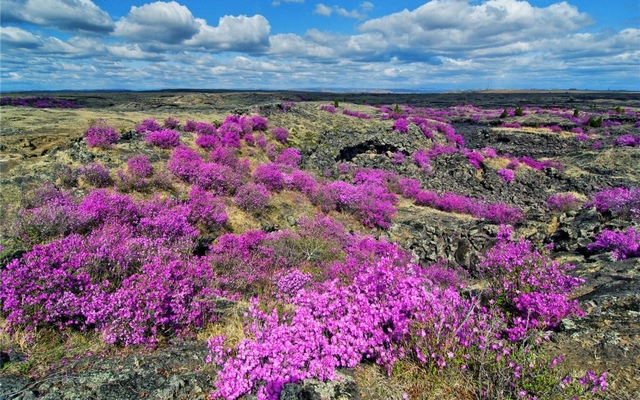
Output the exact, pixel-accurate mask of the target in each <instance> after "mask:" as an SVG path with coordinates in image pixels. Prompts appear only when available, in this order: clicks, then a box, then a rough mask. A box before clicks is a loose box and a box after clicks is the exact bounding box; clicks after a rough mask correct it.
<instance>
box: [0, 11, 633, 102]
mask: <svg viewBox="0 0 640 400" xmlns="http://www.w3.org/2000/svg"><path fill="white" fill-rule="evenodd" d="M0 17H1V20H0V25H1V26H0V38H1V43H0V44H1V46H0V52H1V54H0V56H1V58H0V85H1V87H0V89H1V90H2V91H3V92H7V91H16V90H59V89H74V90H75V89H83V90H84V89H86V90H90V89H134V90H136V89H138V90H144V89H162V88H207V89H216V88H224V89H350V90H374V89H398V90H400V89H403V90H427V91H446V90H464V89H487V88H541V89H552V88H561V89H566V88H579V89H605V90H606V89H612V90H613V89H625V90H640V2H639V1H638V0H615V1H610V2H609V1H598V0H568V1H562V2H558V1H556V0H431V1H424V0H423V1H412V0H408V1H389V0H385V1H381V0H370V1H332V0H322V1H318V0H254V1H249V0H234V1H217V0H216V1H204V0H179V1H177V2H176V1H157V2H150V1H125V0H123V1H113V0H2V4H1V5H0Z"/></svg>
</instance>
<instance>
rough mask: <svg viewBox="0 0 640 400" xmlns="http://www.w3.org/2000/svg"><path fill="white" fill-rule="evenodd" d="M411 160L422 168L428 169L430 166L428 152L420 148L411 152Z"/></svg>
mask: <svg viewBox="0 0 640 400" xmlns="http://www.w3.org/2000/svg"><path fill="white" fill-rule="evenodd" d="M412 157H413V162H414V163H415V164H416V165H417V166H418V167H420V168H421V169H423V170H430V168H431V159H430V158H429V153H427V151H426V150H424V149H420V150H417V151H415V152H414V153H413V156H412Z"/></svg>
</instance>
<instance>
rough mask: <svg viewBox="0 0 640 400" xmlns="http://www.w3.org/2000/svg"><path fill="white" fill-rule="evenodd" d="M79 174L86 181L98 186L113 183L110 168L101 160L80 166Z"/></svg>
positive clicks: (104, 186)
mask: <svg viewBox="0 0 640 400" xmlns="http://www.w3.org/2000/svg"><path fill="white" fill-rule="evenodd" d="M78 176H79V177H80V178H81V179H83V180H84V181H85V183H87V184H89V185H91V186H94V187H97V188H106V187H107V186H111V185H112V184H113V179H111V174H110V171H109V168H107V167H105V166H104V165H102V164H100V163H99V162H94V163H90V164H87V165H82V166H80V167H79V168H78Z"/></svg>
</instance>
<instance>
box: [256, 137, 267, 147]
mask: <svg viewBox="0 0 640 400" xmlns="http://www.w3.org/2000/svg"><path fill="white" fill-rule="evenodd" d="M256 145H257V146H258V148H260V149H262V150H264V149H265V148H266V147H267V139H266V138H265V137H264V136H262V135H260V136H258V137H257V138H256Z"/></svg>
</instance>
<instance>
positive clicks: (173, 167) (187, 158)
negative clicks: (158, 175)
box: [167, 146, 203, 183]
mask: <svg viewBox="0 0 640 400" xmlns="http://www.w3.org/2000/svg"><path fill="white" fill-rule="evenodd" d="M202 164H203V161H202V158H201V157H200V155H199V154H198V153H197V152H196V151H195V150H192V149H190V148H188V147H186V146H179V147H178V148H176V149H175V150H173V152H172V153H171V157H169V162H168V163H167V167H168V168H169V171H171V172H172V173H173V174H174V175H176V176H178V177H179V178H181V179H183V180H184V181H186V182H190V183H194V182H195V181H196V178H197V177H198V175H199V173H200V168H201V166H202Z"/></svg>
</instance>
